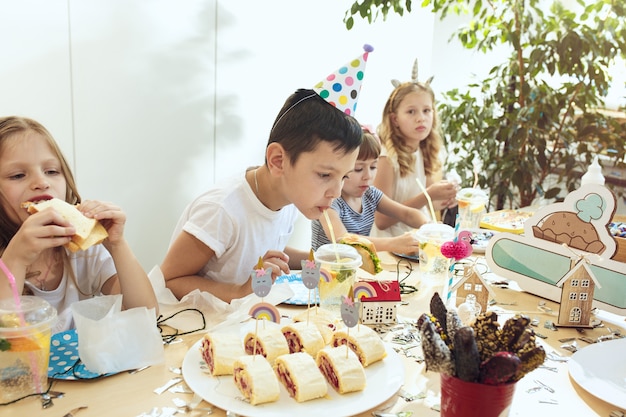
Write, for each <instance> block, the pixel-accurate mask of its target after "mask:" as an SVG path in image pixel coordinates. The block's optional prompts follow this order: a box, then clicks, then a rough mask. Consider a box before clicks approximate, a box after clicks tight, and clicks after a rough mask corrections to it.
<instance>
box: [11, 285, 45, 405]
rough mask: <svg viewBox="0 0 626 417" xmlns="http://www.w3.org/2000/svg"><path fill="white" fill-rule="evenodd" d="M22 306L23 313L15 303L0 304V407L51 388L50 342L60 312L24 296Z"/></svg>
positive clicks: (41, 301)
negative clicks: (0, 404) (49, 369)
mask: <svg viewBox="0 0 626 417" xmlns="http://www.w3.org/2000/svg"><path fill="white" fill-rule="evenodd" d="M20 304H21V310H20V311H21V313H20V311H18V310H17V308H16V305H15V301H14V300H13V299H7V300H0V403H7V402H9V401H13V400H17V399H20V398H22V397H25V396H27V395H30V394H39V393H43V392H45V391H46V390H47V388H48V387H47V384H48V360H49V356H50V338H51V336H52V326H53V324H54V322H55V320H56V317H57V312H56V310H55V309H54V308H53V307H52V306H51V305H50V304H49V303H48V302H47V301H45V300H44V299H42V298H39V297H34V296H23V297H21V303H20ZM22 315H23V316H22ZM22 317H23V320H24V322H25V323H26V325H25V326H23V325H22Z"/></svg>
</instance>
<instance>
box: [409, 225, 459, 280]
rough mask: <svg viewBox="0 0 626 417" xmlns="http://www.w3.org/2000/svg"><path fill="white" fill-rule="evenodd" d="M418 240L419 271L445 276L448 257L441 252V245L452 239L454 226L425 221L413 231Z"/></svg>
mask: <svg viewBox="0 0 626 417" xmlns="http://www.w3.org/2000/svg"><path fill="white" fill-rule="evenodd" d="M415 237H416V238H417V240H419V242H420V244H419V245H420V246H419V247H420V250H419V263H420V271H421V272H422V273H423V274H428V275H442V276H444V277H445V276H446V274H447V273H448V268H449V267H450V259H448V258H446V257H445V256H443V255H442V254H441V245H442V244H443V243H444V242H447V241H450V240H452V239H454V228H452V227H451V226H448V225H447V224H442V223H427V224H425V225H423V226H422V227H420V228H419V229H418V230H417V232H416V233H415Z"/></svg>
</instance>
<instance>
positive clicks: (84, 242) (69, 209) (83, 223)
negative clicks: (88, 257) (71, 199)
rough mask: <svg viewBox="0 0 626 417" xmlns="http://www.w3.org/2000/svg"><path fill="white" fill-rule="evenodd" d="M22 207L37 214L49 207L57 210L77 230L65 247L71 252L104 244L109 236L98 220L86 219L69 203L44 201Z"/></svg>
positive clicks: (27, 203) (56, 199)
mask: <svg viewBox="0 0 626 417" xmlns="http://www.w3.org/2000/svg"><path fill="white" fill-rule="evenodd" d="M22 207H24V208H26V209H27V210H28V212H29V213H31V214H33V213H37V212H39V211H42V210H45V209H46V208H48V207H52V208H53V209H55V210H56V211H57V212H58V213H59V214H60V215H61V216H63V218H64V219H66V220H67V221H68V222H70V224H71V225H72V226H73V227H74V228H75V229H76V234H75V235H74V236H72V240H71V241H70V242H69V243H67V244H65V245H64V246H65V247H66V248H68V249H69V250H70V251H71V252H78V251H81V250H85V249H88V248H90V247H91V246H94V245H97V244H99V243H102V242H103V241H104V239H106V238H107V237H108V236H109V234H108V233H107V231H106V229H105V228H104V226H102V224H100V222H99V221H98V220H96V219H91V218H89V217H86V216H85V215H84V214H83V213H81V212H80V211H79V210H78V208H77V207H78V206H74V205H72V204H70V203H67V202H66V201H64V200H61V199H60V198H53V199H50V200H42V201H37V202H30V201H28V202H25V203H22Z"/></svg>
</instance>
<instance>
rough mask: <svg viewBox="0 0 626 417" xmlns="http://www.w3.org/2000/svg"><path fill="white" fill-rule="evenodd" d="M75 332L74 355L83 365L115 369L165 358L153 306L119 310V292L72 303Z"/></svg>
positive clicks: (96, 369) (99, 370)
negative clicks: (76, 349) (76, 336)
mask: <svg viewBox="0 0 626 417" xmlns="http://www.w3.org/2000/svg"><path fill="white" fill-rule="evenodd" d="M72 314H73V316H74V322H75V323H76V333H77V334H78V355H79V356H80V359H81V360H82V361H83V363H84V364H85V367H86V368H87V369H88V370H90V371H92V372H97V373H101V374H106V373H116V372H121V371H126V370H129V369H136V368H141V367H143V366H147V365H154V364H157V363H162V362H163V361H164V360H165V357H164V351H163V340H162V339H161V335H160V333H159V330H158V328H157V325H156V316H155V314H154V310H152V309H150V310H148V309H147V308H145V307H138V308H131V309H128V310H124V311H122V296H121V295H107V296H99V297H94V298H90V299H88V300H83V301H79V302H77V303H74V304H73V305H72Z"/></svg>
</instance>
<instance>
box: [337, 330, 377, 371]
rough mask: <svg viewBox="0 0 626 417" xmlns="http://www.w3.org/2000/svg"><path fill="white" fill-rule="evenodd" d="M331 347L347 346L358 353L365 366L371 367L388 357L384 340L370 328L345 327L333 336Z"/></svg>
mask: <svg viewBox="0 0 626 417" xmlns="http://www.w3.org/2000/svg"><path fill="white" fill-rule="evenodd" d="M330 344H331V346H341V345H345V344H347V345H348V346H349V347H350V349H352V350H353V351H354V353H356V355H357V356H358V358H359V361H361V364H362V365H363V366H369V365H371V364H373V363H374V362H377V361H379V360H381V359H383V358H384V357H385V356H387V352H386V351H385V345H384V344H383V341H382V339H381V338H380V336H379V335H378V333H376V332H375V331H374V330H372V329H371V328H370V327H368V326H364V325H362V324H359V325H357V326H354V327H351V328H350V329H348V328H347V327H343V328H341V329H338V330H337V331H335V333H334V334H333V337H332V340H331V343H330Z"/></svg>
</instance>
